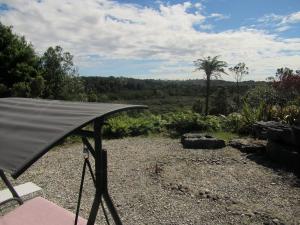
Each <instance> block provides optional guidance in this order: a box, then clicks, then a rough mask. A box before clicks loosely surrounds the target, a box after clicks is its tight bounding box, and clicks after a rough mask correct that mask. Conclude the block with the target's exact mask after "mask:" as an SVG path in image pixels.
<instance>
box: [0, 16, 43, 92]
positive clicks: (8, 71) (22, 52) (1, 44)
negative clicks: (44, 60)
mask: <svg viewBox="0 0 300 225" xmlns="http://www.w3.org/2000/svg"><path fill="white" fill-rule="evenodd" d="M38 63H39V57H38V56H37V55H36V53H35V52H34V49H33V47H32V45H31V44H30V43H28V42H27V41H26V40H25V38H24V37H20V36H18V35H16V34H14V33H13V32H12V27H10V26H5V25H3V24H2V23H1V22H0V74H1V76H0V84H1V87H2V88H1V90H2V91H1V92H0V94H1V96H2V97H6V96H11V95H12V94H14V95H18V94H21V95H22V96H29V95H30V93H28V92H26V91H30V88H29V83H30V81H31V79H32V78H36V77H37V76H38V75H39V69H38ZM13 86H14V87H13ZM24 91H25V92H26V93H24ZM12 92H14V93H12ZM1 96H0V97H1Z"/></svg>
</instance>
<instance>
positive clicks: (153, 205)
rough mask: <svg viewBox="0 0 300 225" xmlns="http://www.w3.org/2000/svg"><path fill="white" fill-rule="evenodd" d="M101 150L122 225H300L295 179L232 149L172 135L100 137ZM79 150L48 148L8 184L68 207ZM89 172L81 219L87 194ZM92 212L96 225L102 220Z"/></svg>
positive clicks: (79, 162) (74, 190) (72, 205)
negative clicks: (29, 186) (188, 143)
mask: <svg viewBox="0 0 300 225" xmlns="http://www.w3.org/2000/svg"><path fill="white" fill-rule="evenodd" d="M104 148H106V149H107V150H108V154H109V155H108V158H109V159H108V160H109V190H110V194H111V196H112V198H113V201H114V203H115V205H116V207H117V209H118V211H119V214H120V217H121V218H122V221H123V223H124V224H129V225H141V224H166V225H177V224H178V225H179V224H180V225H181V224H183V225H189V224H190V225H192V224H213V225H215V224H300V181H299V178H297V177H296V176H295V175H293V174H292V173H288V172H285V171H282V170H276V171H275V170H274V169H272V168H271V167H266V166H265V163H264V165H263V164H261V163H260V164H258V163H257V161H254V160H251V159H250V157H247V155H245V154H243V153H241V152H239V151H238V150H236V149H233V148H231V147H226V148H223V149H220V150H186V149H183V148H182V147H181V144H180V143H179V141H178V140H175V139H168V138H126V139H121V140H109V141H104ZM81 149H82V145H81V144H72V145H69V146H60V147H57V148H55V149H54V150H52V151H51V152H49V153H48V154H46V155H45V156H44V157H43V158H42V159H41V160H39V161H38V163H36V164H35V165H34V166H32V167H31V168H30V169H29V170H28V171H27V172H26V173H25V174H24V175H22V176H21V177H20V178H19V179H18V180H17V181H15V182H14V183H24V182H27V181H32V182H34V183H36V184H37V185H39V186H40V187H42V188H43V194H44V197H45V198H47V199H49V200H51V201H53V202H55V203H56V204H58V205H60V206H62V207H64V208H66V209H69V210H70V211H73V212H75V207H76V202H77V194H78V190H79V183H80V176H81V168H82V164H83V158H82V157H83V156H82V153H81V152H82V151H81ZM260 161H261V162H264V161H263V160H260ZM89 177H90V176H89V175H87V176H86V178H87V179H86V182H85V189H84V192H83V202H82V206H81V212H80V213H81V216H83V217H85V218H87V216H88V212H89V209H90V207H91V202H92V199H93V195H94V188H93V185H92V182H91V179H90V178H89ZM2 186H3V185H2ZM2 210H3V209H2ZM99 212H100V213H99V216H98V218H97V224H106V223H105V222H104V220H103V213H102V212H101V211H99ZM2 213H3V212H2Z"/></svg>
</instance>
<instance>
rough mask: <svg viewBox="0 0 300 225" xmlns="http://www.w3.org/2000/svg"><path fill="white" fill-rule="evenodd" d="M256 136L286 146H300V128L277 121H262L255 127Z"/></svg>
mask: <svg viewBox="0 0 300 225" xmlns="http://www.w3.org/2000/svg"><path fill="white" fill-rule="evenodd" d="M253 131H254V136H255V137H258V138H262V139H268V140H271V141H275V142H278V143H282V144H286V145H294V146H300V127H299V126H294V127H291V126H289V125H287V124H283V123H280V122H275V121H267V122H264V121H260V122H257V123H255V124H254V125H253Z"/></svg>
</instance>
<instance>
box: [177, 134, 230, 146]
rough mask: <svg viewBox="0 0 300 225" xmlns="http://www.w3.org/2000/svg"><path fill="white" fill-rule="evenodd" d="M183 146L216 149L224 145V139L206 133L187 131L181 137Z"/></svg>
mask: <svg viewBox="0 0 300 225" xmlns="http://www.w3.org/2000/svg"><path fill="white" fill-rule="evenodd" d="M181 143H182V145H183V147H184V148H190V149H217V148H223V147H225V141H224V140H220V139H216V138H214V137H212V136H210V135H207V134H201V133H188V134H184V135H183V136H182V137H181Z"/></svg>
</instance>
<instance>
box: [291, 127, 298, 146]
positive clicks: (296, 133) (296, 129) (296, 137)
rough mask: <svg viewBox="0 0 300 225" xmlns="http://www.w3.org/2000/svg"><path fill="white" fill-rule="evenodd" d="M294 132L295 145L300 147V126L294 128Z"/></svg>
mask: <svg viewBox="0 0 300 225" xmlns="http://www.w3.org/2000/svg"><path fill="white" fill-rule="evenodd" d="M292 130H293V134H294V144H295V145H296V146H298V147H300V126H293V127H292ZM299 149H300V148H299ZM299 151H300V150H299Z"/></svg>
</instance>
